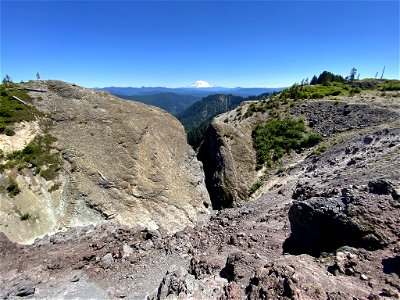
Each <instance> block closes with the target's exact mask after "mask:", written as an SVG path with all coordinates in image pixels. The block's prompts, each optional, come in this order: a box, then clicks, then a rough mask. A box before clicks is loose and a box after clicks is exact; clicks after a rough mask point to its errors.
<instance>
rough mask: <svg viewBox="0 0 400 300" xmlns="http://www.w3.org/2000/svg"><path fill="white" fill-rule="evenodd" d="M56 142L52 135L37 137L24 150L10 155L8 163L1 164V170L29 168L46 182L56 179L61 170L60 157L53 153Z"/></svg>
mask: <svg viewBox="0 0 400 300" xmlns="http://www.w3.org/2000/svg"><path fill="white" fill-rule="evenodd" d="M55 141H56V138H55V137H53V136H51V135H50V134H45V135H41V136H36V137H35V138H34V139H33V140H32V141H31V142H30V143H29V144H28V145H27V146H26V147H25V148H24V149H22V150H18V151H14V152H12V153H9V154H8V155H7V159H8V161H7V162H6V163H5V164H0V170H4V169H11V168H14V167H17V168H18V169H19V170H20V169H23V168H25V167H29V168H32V169H33V170H34V172H35V174H40V175H41V176H42V177H43V178H45V179H46V180H51V179H54V178H55V177H56V176H57V174H58V172H59V170H60V168H61V159H60V156H59V155H58V154H57V153H51V149H52V148H51V145H52V143H54V142H55Z"/></svg>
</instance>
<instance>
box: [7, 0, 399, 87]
mask: <svg viewBox="0 0 400 300" xmlns="http://www.w3.org/2000/svg"><path fill="white" fill-rule="evenodd" d="M384 65H385V66H386V72H385V77H387V78H395V79H399V1H398V0H397V1H358V0H356V1H335V2H333V1H332V2H331V1H286V2H283V1H196V2H195V1H174V2H173V1H160V2H155V1H146V2H144V1H118V2H116V1H16V0H14V1H10V0H8V1H7V0H5V1H4V0H2V1H1V76H2V78H3V77H4V75H5V74H9V75H10V76H11V77H12V79H13V80H14V81H16V82H19V81H20V80H24V81H25V80H29V79H34V78H35V74H36V72H37V71H39V72H40V74H41V77H42V79H59V80H63V81H68V82H73V83H76V84H79V85H83V86H86V87H104V86H111V85H114V86H168V87H181V86H188V85H190V84H191V83H192V82H194V81H196V80H200V79H201V80H207V81H209V82H211V83H213V84H215V85H218V86H227V87H235V86H243V87H256V86H259V87H278V86H288V85H291V84H292V83H294V82H296V81H300V80H301V79H303V78H306V77H311V76H312V75H314V74H319V73H321V72H322V71H324V70H328V71H331V72H334V73H338V74H342V75H343V76H346V75H348V74H349V72H350V69H351V68H352V67H353V66H354V67H356V68H357V69H358V70H359V72H360V74H361V78H364V77H374V76H375V73H376V72H381V71H382V68H383V66H384ZM379 76H380V75H379Z"/></svg>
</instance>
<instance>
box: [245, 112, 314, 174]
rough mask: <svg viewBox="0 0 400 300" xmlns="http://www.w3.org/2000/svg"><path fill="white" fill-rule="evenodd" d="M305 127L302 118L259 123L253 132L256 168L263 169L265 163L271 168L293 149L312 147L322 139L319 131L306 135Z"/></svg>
mask: <svg viewBox="0 0 400 300" xmlns="http://www.w3.org/2000/svg"><path fill="white" fill-rule="evenodd" d="M305 129H306V127H305V124H304V120H302V119H299V120H294V119H282V120H281V119H271V120H269V121H267V122H265V123H260V124H257V125H256V127H255V128H254V129H253V132H252V138H253V147H254V149H255V150H256V169H257V170H259V169H261V168H262V167H263V166H264V165H265V164H266V165H267V167H269V168H270V167H272V166H273V165H274V163H276V162H277V161H279V159H280V158H281V157H282V156H284V155H285V154H289V153H290V152H291V150H295V149H300V148H302V147H311V146H314V145H315V144H317V143H318V142H320V141H321V140H322V136H321V135H320V134H317V133H311V134H310V135H308V136H307V135H305V134H304V132H305Z"/></svg>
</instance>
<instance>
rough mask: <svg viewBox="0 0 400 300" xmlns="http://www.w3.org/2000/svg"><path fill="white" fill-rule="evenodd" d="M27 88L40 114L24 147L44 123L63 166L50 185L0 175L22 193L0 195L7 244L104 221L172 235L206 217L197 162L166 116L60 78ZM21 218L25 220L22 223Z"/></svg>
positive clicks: (26, 172)
mask: <svg viewBox="0 0 400 300" xmlns="http://www.w3.org/2000/svg"><path fill="white" fill-rule="evenodd" d="M26 86H27V87H29V88H30V89H36V90H39V91H30V92H29V93H30V96H31V97H32V98H33V105H34V106H35V107H36V108H37V109H39V110H40V111H41V112H43V113H44V114H45V115H44V116H43V117H41V118H40V120H38V121H35V122H34V124H36V125H35V126H36V127H35V126H31V127H32V128H33V129H35V130H33V129H32V128H31V129H32V130H31V135H30V136H29V135H28V136H27V140H26V141H25V144H26V143H28V142H29V141H30V140H32V136H35V135H36V134H40V133H41V132H43V131H44V129H43V127H44V126H42V127H41V129H39V130H37V127H38V126H37V124H38V123H40V124H45V125H46V128H47V129H46V130H47V131H48V133H49V134H51V135H52V136H54V137H55V138H56V139H57V140H56V142H55V143H54V149H53V150H52V151H53V152H56V153H58V154H59V155H60V157H62V168H61V170H60V172H59V175H58V177H57V178H55V179H54V180H45V179H44V178H42V177H41V176H40V175H38V174H35V173H33V172H32V171H31V170H30V169H27V168H25V169H23V170H21V171H18V172H17V171H16V170H7V171H5V172H3V174H1V175H0V180H2V181H3V182H6V181H7V180H8V178H9V177H10V176H13V178H15V181H16V182H17V184H18V186H19V187H20V189H21V192H20V193H18V194H17V195H15V196H14V197H10V196H9V195H8V194H7V192H6V191H5V192H2V193H1V195H0V197H1V207H0V216H1V221H0V231H2V232H4V233H5V234H6V235H7V236H8V237H9V238H10V239H11V240H14V241H18V242H32V241H33V240H34V239H35V238H36V237H41V236H44V235H45V234H48V233H53V232H56V231H58V230H61V229H63V228H67V227H71V226H84V225H89V224H99V223H102V222H104V221H107V220H112V222H114V223H119V224H126V225H129V226H133V225H140V226H146V227H148V228H151V229H158V228H162V229H164V230H166V231H170V232H175V231H177V230H181V229H183V228H184V227H186V226H194V224H195V223H196V221H197V215H198V214H199V213H206V214H207V213H208V211H209V209H210V208H211V203H210V200H209V196H208V193H207V190H206V188H205V184H204V175H203V171H202V166H201V163H199V162H198V161H197V159H196V157H195V153H194V151H193V150H192V149H191V148H190V146H189V145H188V144H187V143H186V136H185V133H184V130H183V127H182V125H181V124H180V123H179V122H178V121H177V120H176V119H175V118H174V117H172V116H171V115H170V114H168V113H166V112H165V111H163V110H161V109H158V108H156V107H151V106H147V105H144V104H141V103H137V102H132V101H125V100H121V99H119V98H116V97H114V96H111V95H110V94H108V93H106V92H99V91H93V90H90V89H85V88H82V87H78V86H75V85H71V84H68V83H64V82H60V81H45V82H40V83H39V82H30V83H28V84H26ZM43 91H44V92H43ZM26 127H29V126H25V127H24V128H26ZM25 131H26V130H25ZM18 133H19V131H17V134H16V135H15V137H16V138H17V137H19V136H20V135H19V134H18ZM11 138H12V137H11ZM20 144H21V149H22V148H23V147H24V146H25V144H24V143H20ZM21 149H13V150H21ZM52 186H57V188H53V189H52V188H51V187H52ZM21 213H25V214H29V216H30V218H29V219H28V220H25V221H24V222H21V220H20V214H21Z"/></svg>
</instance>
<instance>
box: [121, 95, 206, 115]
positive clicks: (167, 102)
mask: <svg viewBox="0 0 400 300" xmlns="http://www.w3.org/2000/svg"><path fill="white" fill-rule="evenodd" d="M116 96H117V97H120V98H123V99H127V100H133V101H138V102H142V103H144V104H148V105H153V106H157V107H159V108H162V109H164V110H166V111H167V112H169V113H171V114H173V115H176V114H178V113H180V112H181V111H183V110H185V109H187V108H188V107H189V106H191V105H192V104H193V103H195V102H196V101H199V100H200V99H201V97H197V96H192V95H181V94H175V93H159V94H149V95H132V96H125V95H116Z"/></svg>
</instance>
